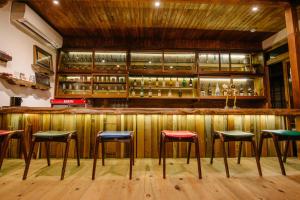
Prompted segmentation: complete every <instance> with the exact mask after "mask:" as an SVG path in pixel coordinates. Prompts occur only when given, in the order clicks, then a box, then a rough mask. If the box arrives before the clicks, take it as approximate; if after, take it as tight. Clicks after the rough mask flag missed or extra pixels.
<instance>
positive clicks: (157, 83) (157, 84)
mask: <svg viewBox="0 0 300 200" xmlns="http://www.w3.org/2000/svg"><path fill="white" fill-rule="evenodd" d="M155 86H156V87H158V86H159V82H158V77H156V81H155Z"/></svg>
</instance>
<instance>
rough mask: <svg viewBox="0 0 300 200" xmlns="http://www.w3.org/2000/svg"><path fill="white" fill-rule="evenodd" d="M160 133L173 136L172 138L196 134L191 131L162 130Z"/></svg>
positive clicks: (189, 136)
mask: <svg viewBox="0 0 300 200" xmlns="http://www.w3.org/2000/svg"><path fill="white" fill-rule="evenodd" d="M162 133H164V134H165V135H166V136H167V137H173V138H192V137H194V136H196V134H195V133H193V132H191V131H170V130H163V131H162Z"/></svg>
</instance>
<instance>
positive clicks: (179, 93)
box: [178, 89, 182, 97]
mask: <svg viewBox="0 0 300 200" xmlns="http://www.w3.org/2000/svg"><path fill="white" fill-rule="evenodd" d="M178 96H179V97H182V90H181V89H179V90H178Z"/></svg>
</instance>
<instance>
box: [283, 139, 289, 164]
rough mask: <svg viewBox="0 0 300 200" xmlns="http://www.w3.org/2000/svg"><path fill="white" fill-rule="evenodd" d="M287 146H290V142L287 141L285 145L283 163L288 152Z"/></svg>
mask: <svg viewBox="0 0 300 200" xmlns="http://www.w3.org/2000/svg"><path fill="white" fill-rule="evenodd" d="M289 146H290V140H287V141H286V143H285V150H284V155H283V162H284V163H286V158H287V153H288V151H289Z"/></svg>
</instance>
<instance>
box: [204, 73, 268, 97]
mask: <svg viewBox="0 0 300 200" xmlns="http://www.w3.org/2000/svg"><path fill="white" fill-rule="evenodd" d="M199 90H200V91H199V95H200V96H199V98H200V99H226V98H227V97H228V98H235V97H236V98H237V99H265V94H264V87H263V77H255V78H252V77H244V78H240V77H227V78H226V77H225V78H224V77H218V78H216V77H199Z"/></svg>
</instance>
